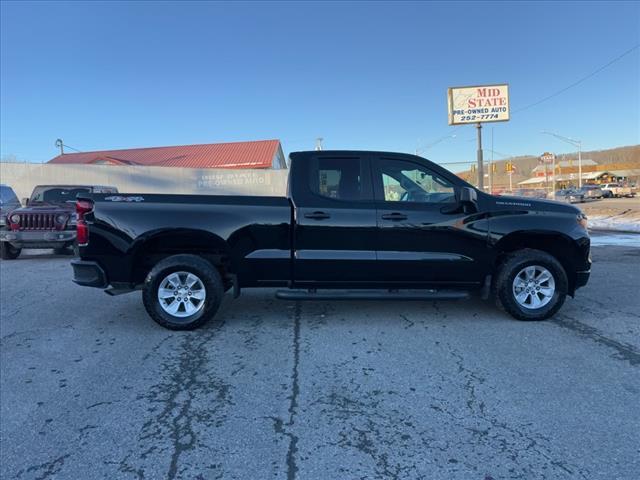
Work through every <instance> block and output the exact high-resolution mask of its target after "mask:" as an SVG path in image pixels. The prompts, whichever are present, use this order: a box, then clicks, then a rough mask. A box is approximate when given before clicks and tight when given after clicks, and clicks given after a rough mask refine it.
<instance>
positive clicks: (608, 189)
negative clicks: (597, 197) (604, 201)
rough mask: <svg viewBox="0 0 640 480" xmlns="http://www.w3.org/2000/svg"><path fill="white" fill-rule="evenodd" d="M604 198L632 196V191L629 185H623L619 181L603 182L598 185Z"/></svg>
mask: <svg viewBox="0 0 640 480" xmlns="http://www.w3.org/2000/svg"><path fill="white" fill-rule="evenodd" d="M600 188H601V189H602V193H603V196H604V197H605V198H612V197H632V196H633V194H634V192H633V190H632V189H631V187H625V186H623V185H621V184H619V183H605V184H603V185H600Z"/></svg>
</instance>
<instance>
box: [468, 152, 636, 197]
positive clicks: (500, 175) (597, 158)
mask: <svg viewBox="0 0 640 480" xmlns="http://www.w3.org/2000/svg"><path fill="white" fill-rule="evenodd" d="M489 154H490V152H485V162H486V160H487V156H488V155H489ZM538 158H539V157H538V156H534V155H523V156H519V157H513V158H504V159H500V160H497V161H495V162H494V163H495V164H496V173H495V175H494V177H493V184H494V186H502V187H504V186H508V185H509V176H508V175H507V174H506V172H505V166H506V163H507V162H508V161H512V162H513V163H514V165H515V167H516V173H514V174H513V187H514V188H516V186H517V184H518V182H521V181H523V180H526V179H527V178H531V176H532V175H531V170H533V169H534V168H535V167H536V166H537V165H538ZM556 158H557V159H558V161H560V160H573V161H574V162H575V165H577V160H578V152H574V153H567V154H557V157H556ZM582 159H583V160H586V159H591V160H593V161H594V162H596V163H597V164H598V165H608V164H611V163H631V164H633V165H634V167H635V168H640V145H632V146H628V147H617V148H611V149H608V150H592V151H587V152H582ZM636 165H637V166H636ZM485 168H486V167H485ZM485 173H486V171H485ZM458 175H459V176H460V177H462V178H464V179H465V180H468V181H470V182H471V183H475V181H476V177H475V173H473V174H472V173H471V171H470V170H466V171H463V172H459V173H458Z"/></svg>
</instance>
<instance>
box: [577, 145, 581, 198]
mask: <svg viewBox="0 0 640 480" xmlns="http://www.w3.org/2000/svg"><path fill="white" fill-rule="evenodd" d="M577 142H578V188H582V140H578V141H577Z"/></svg>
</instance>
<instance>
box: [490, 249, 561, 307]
mask: <svg viewBox="0 0 640 480" xmlns="http://www.w3.org/2000/svg"><path fill="white" fill-rule="evenodd" d="M567 289H568V281H567V274H566V272H565V271H564V268H563V267H562V265H561V264H560V262H558V260H556V258H555V257H553V256H551V255H549V254H548V253H546V252H542V251H540V250H532V249H525V250H519V251H517V252H514V253H512V254H510V255H509V257H507V259H506V261H505V262H504V263H503V264H502V267H501V268H500V271H499V273H498V276H497V279H496V297H497V301H498V304H499V305H500V306H501V307H502V308H504V310H505V311H506V312H507V313H509V314H510V315H511V316H512V317H514V318H516V319H518V320H546V319H547V318H550V317H552V316H553V315H555V313H556V312H557V311H558V310H560V307H562V304H563V303H564V301H565V298H566V296H567Z"/></svg>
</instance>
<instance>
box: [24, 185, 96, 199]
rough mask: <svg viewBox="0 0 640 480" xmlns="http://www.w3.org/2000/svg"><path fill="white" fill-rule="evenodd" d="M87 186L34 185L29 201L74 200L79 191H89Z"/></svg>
mask: <svg viewBox="0 0 640 480" xmlns="http://www.w3.org/2000/svg"><path fill="white" fill-rule="evenodd" d="M90 192H91V188H89V187H36V188H35V189H34V190H33V193H32V194H31V199H29V203H33V202H43V203H65V202H68V201H72V202H73V201H75V199H76V195H78V194H79V193H90Z"/></svg>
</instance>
